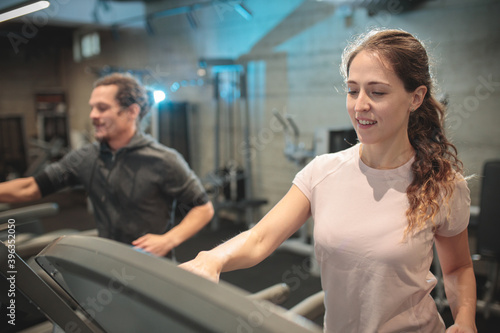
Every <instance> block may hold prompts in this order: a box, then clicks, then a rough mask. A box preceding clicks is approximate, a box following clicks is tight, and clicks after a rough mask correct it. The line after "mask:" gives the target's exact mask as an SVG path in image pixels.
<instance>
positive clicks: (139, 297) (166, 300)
mask: <svg viewBox="0 0 500 333" xmlns="http://www.w3.org/2000/svg"><path fill="white" fill-rule="evenodd" d="M8 251H9V250H8V248H7V247H6V246H5V245H4V244H2V245H0V255H1V262H0V274H2V275H3V276H4V277H6V278H7V277H9V276H10V275H11V271H12V268H9V267H8V265H7V260H6V258H7V256H8ZM15 261H16V265H15V266H16V267H15V268H16V270H17V274H16V275H15V282H16V289H17V291H18V292H20V293H22V294H24V295H25V296H26V297H27V298H28V299H30V300H31V301H32V302H33V303H34V304H35V305H36V306H38V307H39V308H40V310H41V311H42V312H43V313H44V314H45V315H46V317H47V318H48V319H49V320H51V321H52V322H53V323H54V324H55V325H57V326H59V327H61V328H63V329H65V330H73V331H76V330H78V329H80V330H81V332H120V333H122V332H175V333H182V332H196V333H200V332H287V333H288V332H290V333H293V332H321V329H320V328H319V327H318V326H316V325H315V324H313V323H312V322H310V321H308V320H307V319H305V318H304V317H301V316H298V315H297V314H295V313H292V312H290V311H286V310H285V309H283V308H280V307H278V306H276V305H274V304H272V303H271V302H268V301H262V300H256V299H252V298H250V297H247V296H248V294H247V293H246V292H244V291H243V290H241V289H239V288H236V287H234V286H232V285H229V284H227V283H225V282H223V281H221V282H219V284H215V283H213V282H211V281H208V280H206V279H204V278H201V277H199V276H197V275H194V274H192V273H190V272H187V271H185V270H183V269H181V268H178V267H177V266H176V265H175V264H174V263H173V262H171V261H170V260H168V259H163V258H158V257H155V256H152V255H149V254H146V253H143V252H141V251H138V250H135V249H134V248H132V247H130V246H128V245H125V244H121V243H117V242H115V241H111V240H108V239H103V238H96V237H84V236H76V235H73V236H65V237H61V238H59V239H57V240H55V241H54V242H53V243H51V244H50V245H49V246H47V247H46V248H45V249H44V250H43V251H42V252H41V253H40V254H38V255H37V256H36V257H35V258H34V261H33V262H32V263H31V267H29V266H28V265H27V264H26V263H25V262H24V261H23V260H22V259H21V258H19V257H17V256H16V258H15Z"/></svg>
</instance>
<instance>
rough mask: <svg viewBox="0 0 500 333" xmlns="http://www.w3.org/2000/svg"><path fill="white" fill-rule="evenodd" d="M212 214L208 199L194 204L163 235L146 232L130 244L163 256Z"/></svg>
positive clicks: (198, 227)
mask: <svg viewBox="0 0 500 333" xmlns="http://www.w3.org/2000/svg"><path fill="white" fill-rule="evenodd" d="M213 216H214V207H213V205H212V203H211V202H210V201H209V202H207V203H206V204H203V205H200V206H195V207H193V208H191V210H190V211H189V212H188V213H187V215H186V216H185V217H184V218H183V219H182V221H181V222H180V223H179V224H178V225H176V226H175V227H173V228H172V229H171V230H170V231H168V232H166V233H165V234H163V235H154V234H146V235H144V236H142V237H140V238H138V239H136V240H135V241H133V242H132V245H134V246H136V247H138V248H141V249H143V250H145V251H148V252H150V253H153V254H155V255H158V256H164V255H166V254H167V253H169V252H170V251H171V250H172V249H173V248H174V247H176V246H178V245H180V244H182V243H183V242H184V241H186V240H187V239H189V238H191V237H192V236H194V235H195V234H196V233H197V232H198V231H200V230H201V229H202V228H203V227H204V226H205V225H207V223H208V222H210V220H211V219H212V217H213Z"/></svg>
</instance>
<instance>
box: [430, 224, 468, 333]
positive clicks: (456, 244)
mask: <svg viewBox="0 0 500 333" xmlns="http://www.w3.org/2000/svg"><path fill="white" fill-rule="evenodd" d="M436 249H437V252H438V256H439V261H440V263H441V269H442V271H443V278H444V286H445V291H446V297H447V299H448V303H449V304H450V309H451V312H452V314H453V318H454V320H455V324H454V325H453V326H451V327H450V328H449V329H448V330H447V331H446V332H447V333H451V332H456V333H458V332H464V333H465V332H477V329H476V323H475V317H476V302H477V298H476V279H475V276H474V269H473V266H472V259H471V256H470V250H469V240H468V234H467V229H465V230H464V231H462V232H461V233H460V234H458V235H456V236H453V237H442V236H437V235H436Z"/></svg>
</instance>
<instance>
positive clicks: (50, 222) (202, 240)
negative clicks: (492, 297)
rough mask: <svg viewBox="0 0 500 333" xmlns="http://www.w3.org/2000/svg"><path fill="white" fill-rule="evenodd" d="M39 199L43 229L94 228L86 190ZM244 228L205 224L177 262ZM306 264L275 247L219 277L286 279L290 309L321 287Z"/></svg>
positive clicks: (493, 320)
mask: <svg viewBox="0 0 500 333" xmlns="http://www.w3.org/2000/svg"><path fill="white" fill-rule="evenodd" d="M41 202H56V203H58V205H59V209H60V212H59V214H58V215H56V216H52V217H47V218H44V219H43V220H42V224H43V227H44V231H45V232H50V231H53V230H57V229H62V228H64V229H67V228H69V229H77V230H88V229H92V228H94V227H95V224H94V221H93V218H92V216H91V214H89V212H88V211H87V205H86V199H85V193H84V191H82V190H72V191H65V192H61V193H57V194H54V195H52V196H50V197H48V198H45V199H43V200H41V201H40V203H41ZM32 204H33V203H32ZM19 206H20V205H18V206H15V207H19ZM243 230H244V226H243V225H235V224H234V223H233V222H231V221H226V220H221V221H220V225H219V229H218V230H215V231H214V230H211V228H210V227H209V226H208V227H206V228H205V229H203V230H202V231H201V232H200V233H198V234H197V235H196V236H195V237H193V238H191V239H190V240H188V241H186V242H185V243H184V244H182V245H181V246H179V247H178V248H177V249H176V250H175V255H176V258H177V261H179V262H184V261H187V260H190V259H192V258H193V257H194V256H195V255H196V254H197V253H198V252H199V251H201V250H208V249H211V248H213V247H214V246H216V245H218V244H220V243H221V242H222V241H224V240H227V239H229V238H231V237H232V236H234V235H236V234H238V233H239V232H241V231H243ZM308 267H309V260H308V258H306V257H304V256H300V255H297V254H294V253H291V252H288V251H284V250H278V251H276V252H275V253H273V254H272V255H271V256H270V257H268V258H267V259H266V260H264V261H263V262H262V263H260V264H259V265H257V266H255V267H252V268H249V269H245V270H240V271H235V272H228V273H223V274H222V276H221V279H222V280H224V281H227V282H229V283H231V284H233V285H236V286H238V287H240V288H242V289H244V290H246V291H248V292H250V293H255V292H258V291H260V290H263V289H265V288H267V287H270V286H273V285H275V284H279V283H284V282H285V283H287V284H288V285H289V286H290V289H291V293H290V296H289V298H288V299H287V300H286V301H285V302H284V303H282V304H281V306H283V307H285V308H287V309H289V308H291V307H293V306H294V305H296V304H297V303H299V302H300V301H302V300H303V299H305V298H307V297H308V296H310V295H313V294H314V293H316V292H318V291H320V290H321V283H320V279H319V277H315V276H312V275H311V274H309V273H308V271H307V268H308ZM481 283H482V277H481V276H478V286H480V285H481ZM480 291H481V288H480V287H478V292H480ZM498 299H499V298H498V297H497V300H498ZM442 316H443V319H444V320H445V323H446V324H447V325H450V323H451V322H452V317H451V314H450V311H449V309H446V310H444V312H443V313H442ZM315 322H316V323H317V324H319V325H321V324H322V319H321V318H318V319H317V320H315ZM476 324H477V328H478V332H481V333H490V332H491V333H496V332H499V328H500V317H495V316H490V318H488V319H485V318H484V316H483V315H482V314H481V313H478V314H477V316H476Z"/></svg>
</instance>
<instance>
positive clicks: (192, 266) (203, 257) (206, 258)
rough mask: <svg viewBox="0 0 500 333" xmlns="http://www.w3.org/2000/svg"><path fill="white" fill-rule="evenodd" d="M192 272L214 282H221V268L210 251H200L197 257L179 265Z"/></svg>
mask: <svg viewBox="0 0 500 333" xmlns="http://www.w3.org/2000/svg"><path fill="white" fill-rule="evenodd" d="M179 267H180V268H182V269H185V270H187V271H189V272H191V273H194V274H196V275H199V276H201V277H204V278H205V279H208V280H211V281H213V282H216V283H217V282H219V277H220V268H219V265H218V263H217V261H216V260H214V258H213V257H211V256H210V255H209V254H208V252H206V251H202V252H200V253H199V254H198V255H197V256H196V258H194V259H193V260H191V261H187V262H185V263H183V264H180V265H179Z"/></svg>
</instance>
